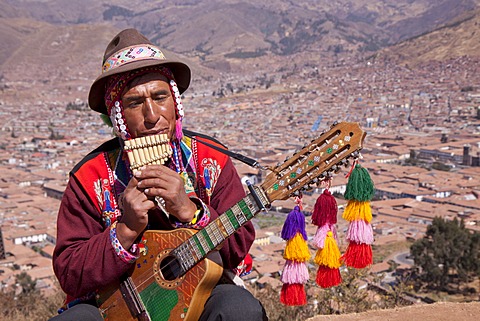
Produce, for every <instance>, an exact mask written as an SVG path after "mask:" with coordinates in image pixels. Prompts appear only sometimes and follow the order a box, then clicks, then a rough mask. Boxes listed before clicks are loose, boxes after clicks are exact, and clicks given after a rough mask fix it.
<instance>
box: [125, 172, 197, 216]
mask: <svg viewBox="0 0 480 321" xmlns="http://www.w3.org/2000/svg"><path fill="white" fill-rule="evenodd" d="M135 178H136V179H137V180H138V185H137V187H138V188H139V189H143V191H144V193H145V195H146V196H147V197H148V198H149V199H155V197H156V196H159V197H161V198H163V199H164V200H165V208H166V210H167V212H168V213H169V214H170V215H173V216H175V217H176V218H177V219H178V220H179V221H180V222H190V221H191V220H192V219H193V215H194V213H195V211H196V209H197V206H196V205H195V203H193V202H192V201H191V200H190V198H189V197H188V196H187V194H186V193H185V187H184V184H185V183H184V181H183V179H182V178H181V177H180V175H178V173H177V172H175V171H173V170H171V169H170V168H168V167H166V166H162V165H149V166H145V167H144V168H143V169H142V170H140V171H137V172H136V173H135Z"/></svg>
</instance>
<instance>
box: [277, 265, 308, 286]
mask: <svg viewBox="0 0 480 321" xmlns="http://www.w3.org/2000/svg"><path fill="white" fill-rule="evenodd" d="M308 278H309V275H308V268H307V265H306V264H305V262H295V261H291V260H287V261H286V262H285V267H284V268H283V273H282V278H281V280H282V283H288V284H305V283H307V282H308Z"/></svg>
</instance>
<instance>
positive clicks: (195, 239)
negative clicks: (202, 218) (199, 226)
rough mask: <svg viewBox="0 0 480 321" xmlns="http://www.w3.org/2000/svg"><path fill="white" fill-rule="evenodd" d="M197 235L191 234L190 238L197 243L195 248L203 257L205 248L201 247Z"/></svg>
mask: <svg viewBox="0 0 480 321" xmlns="http://www.w3.org/2000/svg"><path fill="white" fill-rule="evenodd" d="M198 237H199V235H198V233H197V234H195V235H194V236H192V239H193V240H194V241H195V243H196V244H197V248H198V249H199V250H200V253H201V254H202V255H201V257H204V256H205V249H204V248H203V246H202V243H201V242H200V239H199V238H198Z"/></svg>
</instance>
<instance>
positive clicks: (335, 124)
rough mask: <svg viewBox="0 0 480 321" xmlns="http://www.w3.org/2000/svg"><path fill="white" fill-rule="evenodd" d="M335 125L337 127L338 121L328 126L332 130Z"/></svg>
mask: <svg viewBox="0 0 480 321" xmlns="http://www.w3.org/2000/svg"><path fill="white" fill-rule="evenodd" d="M337 125H338V121H334V122H333V123H332V125H330V128H333V127H335V126H337Z"/></svg>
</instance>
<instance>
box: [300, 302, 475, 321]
mask: <svg viewBox="0 0 480 321" xmlns="http://www.w3.org/2000/svg"><path fill="white" fill-rule="evenodd" d="M479 315H480V303H479V302H473V303H435V304H430V305H412V306H408V307H403V308H397V309H389V310H377V311H369V312H364V313H356V314H346V315H333V316H332V315H329V316H316V317H313V318H310V319H308V320H307V321H361V320H369V321H415V320H422V321H450V320H458V321H476V320H478V316H479Z"/></svg>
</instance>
